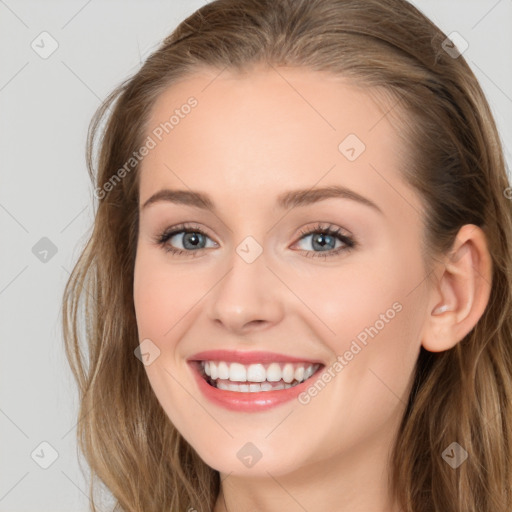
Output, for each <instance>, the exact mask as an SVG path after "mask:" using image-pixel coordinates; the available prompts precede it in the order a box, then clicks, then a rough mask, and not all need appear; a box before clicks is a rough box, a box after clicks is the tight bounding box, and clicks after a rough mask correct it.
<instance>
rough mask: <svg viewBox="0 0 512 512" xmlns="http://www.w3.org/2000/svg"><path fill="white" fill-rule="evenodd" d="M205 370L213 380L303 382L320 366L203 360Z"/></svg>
mask: <svg viewBox="0 0 512 512" xmlns="http://www.w3.org/2000/svg"><path fill="white" fill-rule="evenodd" d="M201 364H202V366H203V368H204V372H205V373H206V375H208V376H209V377H210V378H211V379H212V380H216V379H222V380H231V381H234V382H264V381H268V382H278V381H280V380H281V379H282V380H284V382H286V383H290V382H293V380H296V381H297V382H302V381H304V380H306V379H309V377H311V375H313V373H315V372H316V370H317V369H318V368H319V367H320V365H319V364H308V363H270V364H260V363H257V364H249V365H245V364H241V363H226V362H225V361H201Z"/></svg>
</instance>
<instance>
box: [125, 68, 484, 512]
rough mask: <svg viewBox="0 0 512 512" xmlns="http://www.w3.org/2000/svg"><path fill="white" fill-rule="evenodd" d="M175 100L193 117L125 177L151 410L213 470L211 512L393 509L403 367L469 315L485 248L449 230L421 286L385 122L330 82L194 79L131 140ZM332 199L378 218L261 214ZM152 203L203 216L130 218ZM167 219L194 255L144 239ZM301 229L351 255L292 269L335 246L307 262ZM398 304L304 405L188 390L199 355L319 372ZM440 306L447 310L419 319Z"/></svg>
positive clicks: (299, 77)
mask: <svg viewBox="0 0 512 512" xmlns="http://www.w3.org/2000/svg"><path fill="white" fill-rule="evenodd" d="M217 75H218V76H217ZM285 78H286V80H285ZM190 96H195V97H196V98H197V100H198V105H197V107H195V109H193V110H192V111H191V112H190V114H188V116H186V117H185V118H184V119H181V120H180V123H179V124H178V125H176V126H175V127H174V129H173V131H172V132H171V133H170V134H169V135H167V136H164V138H163V139H162V141H161V142H158V144H157V145H156V147H155V148H154V149H152V150H151V151H150V152H149V154H148V155H147V156H146V157H145V158H144V160H143V162H142V168H141V175H140V205H141V211H140V223H139V238H138V245H137V255H136V262H135V274H134V304H135V310H136V316H137V326H138V332H139V339H140V340H141V341H142V340H143V339H146V338H149V339H150V340H152V342H153V343H154V344H155V345H156V346H157V347H158V349H159V350H160V356H159V357H158V358H157V359H156V360H155V362H154V363H153V364H151V365H148V366H146V367H145V369H146V371H147V375H148V378H149V381H150V383H151V386H152V388H153V390H154V392H155V394H156V396H157V398H158V400H159V402H160V403H161V405H162V407H163V409H164V410H165V412H166V413H167V415H168V416H169V418H170V420H171V421H172V422H173V424H174V425H175V426H176V428H177V429H178V430H179V431H180V433H181V434H182V435H183V436H184V437H185V439H186V440H187V441H188V442H189V443H190V444H191V445H192V447H193V448H194V449H195V450H196V451H197V453H198V454H199V455H200V456H201V458H202V459H203V460H204V461H205V462H206V463H207V464H208V465H209V466H211V467H212V468H214V469H216V470H218V471H219V472H220V474H221V479H222V491H221V494H220V495H219V497H218V499H217V503H216V506H215V509H214V510H215V512H224V511H230V512H234V511H236V512H249V511H252V510H265V511H266V512H274V511H282V510H286V511H289V512H295V511H297V512H299V511H304V510H307V511H308V512H316V511H323V510H337V511H339V512H349V511H350V512H367V511H368V510H372V511H375V512H395V511H396V512H398V511H399V508H398V507H397V505H396V503H394V500H393V499H392V497H391V496H390V495H389V492H388V483H387V478H388V474H389V469H388V464H389V460H388V457H389V452H390V449H391V446H392V443H393V440H394V436H395V435H396V432H397V429H398V425H399V422H400V420H401V415H402V413H403V410H404V407H405V403H406V402H407V397H408V394H409V390H410V385H411V379H412V376H413V369H414V364H415V362H416V359H417V357H418V353H419V350H420V347H421V346H422V345H423V346H424V347H425V348H426V349H427V350H431V351H436V352H438V351H443V350H447V349H449V348H451V347H453V346H454V345H455V344H456V343H458V342H459V341H460V340H461V339H462V338H463V337H464V335H465V334H467V333H468V332H469V331H470V330H471V329H472V327H473V326H474V325H475V324H476V322H477V321H478V319H479V318H480V316H481V315H482V313H483V311H484V309H485V306H486V304H487V301H488V298H489V291H490V288H489V283H490V282H491V274H490V269H491V263H490V257H489V253H488V250H487V245H486V240H485V236H484V235H483V232H482V231H481V230H480V229H479V228H477V227H476V226H471V225H467V226H464V227H463V228H462V229H461V231H460V232H459V235H458V237H457V240H456V243H455V245H454V253H455V258H453V259H451V260H449V259H445V260H442V261H441V260H440V261H439V264H438V267H437V269H436V274H435V275H436V279H437V284H436V285H432V284H430V283H429V281H428V280H427V279H426V275H425V269H424V268H423V265H422V259H421V252H420V237H421V233H422V224H421V216H420V214H419V212H420V211H421V207H420V202H419V198H418V197H417V195H416V194H415V193H414V192H413V191H412V190H411V189H410V188H409V187H408V186H407V185H406V184H405V182H403V180H402V178H401V177H400V175H399V172H398V167H399V164H400V151H399V149H400V147H399V146H400V143H399V139H398V138H397V136H396V132H395V130H396V129H397V126H396V122H393V121H391V120H390V119H389V117H390V116H384V113H385V112H386V110H388V109H389V108H390V107H389V106H388V107H387V108H386V109H384V107H383V106H380V107H379V106H378V105H377V104H376V103H375V102H374V101H373V100H372V98H371V97H370V96H369V95H368V94H367V93H365V92H363V91H361V90H359V89H357V88H355V87H354V86H351V85H349V84H348V83H347V82H346V81H343V80H341V79H339V78H338V79H335V78H334V77H328V76H326V75H324V74H320V73H318V72H312V71H307V70H304V69H290V68H287V69H283V68H279V73H277V72H276V71H275V70H273V69H270V70H268V69H257V70H256V69H255V70H253V71H251V72H250V73H248V74H247V75H244V76H238V75H234V74H232V73H229V72H228V71H224V72H223V73H221V74H220V75H219V71H215V72H214V71H208V70H205V71H204V72H201V73H199V72H198V73H196V74H194V75H193V76H190V77H188V78H186V79H185V80H184V81H182V82H180V83H178V84H175V85H173V86H171V87H170V88H169V89H168V90H167V91H165V92H164V93H163V94H162V95H161V96H160V97H159V99H158V101H157V103H156V104H155V106H154V108H153V110H152V114H151V118H150V120H149V123H148V127H149V129H148V130H149V131H148V134H150V133H151V129H152V128H153V127H155V126H158V125H159V123H161V122H163V121H165V120H168V119H169V116H170V115H171V114H172V112H173V111H174V110H175V109H176V108H178V107H179V106H180V105H183V104H184V103H186V100H187V98H188V97H190ZM383 104H384V103H383ZM393 123H394V124H393ZM348 134H356V135H357V137H358V138H359V139H360V140H361V141H363V143H364V144H365V146H366V149H365V151H364V152H363V153H361V154H360V156H359V157H358V158H357V159H355V160H354V161H349V160H348V159H347V158H346V157H345V156H344V155H343V154H342V153H341V152H340V150H339V149H338V145H339V144H340V142H342V141H343V140H344V139H345V137H346V136H347V135H348ZM370 164H371V165H370ZM375 170H377V171H378V172H376V171H375ZM382 177H385V179H383V178H382ZM331 185H338V186H344V187H347V188H349V189H351V190H352V191H355V192H357V193H358V194H360V195H362V196H364V197H365V198H367V199H368V200H370V201H372V202H373V203H375V204H376V205H377V206H378V208H379V209H380V211H378V210H377V209H376V208H372V207H369V206H367V205H365V204H361V203H359V202H356V201H353V200H350V199H346V198H340V197H331V198H329V199H325V200H322V201H319V202H317V203H313V204H308V205H305V206H296V207H294V208H288V209H280V208H279V207H278V206H277V204H276V201H277V198H278V196H279V195H281V194H282V193H284V192H286V191H290V190H296V189H308V190H309V189H311V188H315V189H316V188H321V187H327V186H331ZM164 188H168V189H180V190H194V191H200V192H202V193H204V194H207V195H208V196H210V198H211V200H212V201H213V203H214V205H215V212H213V211H212V210H210V209H200V208H197V207H194V206H190V205H183V204H175V203H171V202H169V201H158V202H154V203H152V204H151V205H149V206H147V207H146V208H142V205H143V204H144V203H145V202H146V201H147V200H148V199H149V198H150V197H151V196H152V195H153V194H155V193H156V192H158V191H159V190H161V189H164ZM184 222H186V223H194V225H197V226H199V227H200V228H201V229H202V230H203V231H205V232H206V234H207V237H204V241H203V242H202V245H200V247H203V249H193V248H192V249H190V248H189V249H188V251H189V252H188V253H187V254H185V255H175V254H171V253H169V252H166V251H165V250H164V248H163V247H162V246H159V245H158V244H157V243H156V242H155V241H154V239H155V237H157V236H158V235H159V234H160V233H161V232H162V231H164V230H165V229H166V228H169V227H173V226H177V225H178V224H181V223H184ZM318 222H320V223H321V224H322V225H324V224H325V225H332V226H333V227H335V228H340V229H341V233H342V234H344V235H346V236H349V237H351V238H353V239H355V240H356V241H357V242H358V245H357V246H356V247H354V248H353V249H352V250H351V251H350V252H347V251H342V252H341V253H339V254H338V255H333V256H332V257H328V258H326V259H323V258H321V257H318V258H315V257H308V256H315V255H319V254H327V252H331V253H332V252H334V251H335V250H336V249H337V248H338V247H342V246H343V245H344V244H343V242H342V241H339V240H338V239H337V238H336V237H335V238H334V241H332V245H329V247H328V248H326V249H325V250H324V251H327V252H323V251H322V249H321V248H320V249H319V248H318V247H317V246H316V245H315V244H314V243H313V241H312V240H313V236H312V235H305V236H304V235H302V236H301V235H300V231H301V230H304V231H308V232H312V231H315V229H314V228H315V226H316V224H317V223H318ZM189 236H190V235H189ZM248 236H251V237H253V238H254V239H255V240H256V241H257V242H258V244H259V245H260V246H261V249H262V253H261V255H260V256H259V257H258V258H257V259H256V260H254V261H253V262H252V263H250V264H248V263H247V262H246V261H244V259H242V258H241V257H240V256H239V255H238V253H237V252H236V248H237V247H238V246H239V244H240V243H241V242H242V241H243V240H244V239H245V238H246V237H248ZM166 243H167V245H168V246H169V245H171V241H167V242H166ZM185 244H186V242H185V241H184V235H183V234H180V235H175V236H174V237H173V239H172V246H173V247H175V248H177V249H181V250H184V251H186V250H187V249H186V248H185V247H186V245H185ZM334 244H335V245H334ZM187 247H190V246H187ZM194 251H195V253H197V256H196V257H193V255H192V253H193V252H194ZM306 254H307V256H306ZM194 255H195V254H194ZM397 302H398V303H399V304H400V305H401V307H402V309H401V310H400V312H398V313H396V315H394V318H393V319H392V320H389V321H388V322H386V323H385V326H384V327H383V328H382V329H381V330H379V332H378V334H377V335H376V336H375V337H374V338H368V343H367V345H366V346H364V348H363V349H362V350H361V351H360V352H359V353H358V354H357V356H355V357H354V358H353V359H352V360H351V361H349V362H348V364H347V365H346V366H345V367H344V368H343V371H341V372H339V373H337V374H336V376H335V378H333V379H332V380H331V381H330V382H329V384H328V385H327V386H326V387H325V389H323V390H322V391H321V392H320V393H318V395H317V396H316V397H314V398H313V399H311V401H310V402H309V403H308V404H307V405H303V404H300V403H298V402H297V401H296V400H293V401H291V402H286V403H284V404H281V405H279V406H277V407H275V408H273V409H270V410H268V411H265V412H258V413H251V412H244V413H241V412H237V411H229V410H226V409H224V408H221V407H219V406H218V405H216V404H214V403H212V402H210V401H208V400H207V399H206V398H205V397H204V396H203V395H202V394H201V393H200V391H199V389H198V386H197V384H196V382H195V380H194V378H193V376H192V373H191V370H190V367H189V366H188V365H187V362H186V360H187V358H188V357H190V356H192V355H193V354H195V353H197V352H199V351H202V350H210V349H230V350H234V349H240V350H249V351H250V350H264V351H270V352H272V351H273V352H279V353H284V354H288V355H294V356H297V357H304V358H306V359H318V360H321V361H322V362H323V363H324V364H325V365H326V368H327V367H329V366H330V365H331V364H332V363H333V362H334V361H336V358H337V355H340V354H344V353H345V352H346V351H347V350H349V349H350V345H351V342H352V341H353V340H354V339H356V337H357V335H358V334H359V333H361V332H362V331H364V329H365V328H367V327H369V326H373V325H375V324H376V321H377V320H379V318H381V317H380V315H381V314H384V313H385V312H386V311H388V310H390V308H392V305H393V304H394V303H397ZM442 304H447V305H448V306H449V307H450V310H451V311H448V312H445V313H442V314H433V313H432V311H433V310H434V309H435V308H436V307H437V306H440V305H442ZM247 442H251V443H253V444H254V445H256V447H257V448H258V450H259V451H260V452H261V453H262V457H261V459H260V460H259V461H258V462H257V463H256V464H255V465H254V466H252V467H250V468H249V467H246V466H245V465H244V464H242V463H241V461H240V460H239V458H238V457H237V452H238V451H239V450H240V448H241V447H242V446H244V445H245V444H246V443H247ZM225 503H226V505H227V508H226V506H225ZM191 506H192V507H193V506H194V504H191ZM196 506H197V507H198V506H199V505H198V504H197V505H196Z"/></svg>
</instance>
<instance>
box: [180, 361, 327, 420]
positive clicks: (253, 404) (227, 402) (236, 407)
mask: <svg viewBox="0 0 512 512" xmlns="http://www.w3.org/2000/svg"><path fill="white" fill-rule="evenodd" d="M189 364H190V366H191V368H192V372H193V373H194V378H195V379H196V382H197V385H198V386H199V389H200V390H201V392H202V393H203V395H204V396H205V397H206V398H207V399H208V400H210V401H211V402H213V403H214V404H216V405H219V406H220V407H223V408H225V409H228V410H230V411H238V412H259V411H266V410H268V409H271V408H272V407H276V406H278V405H280V404H283V403H285V402H289V401H290V400H293V399H295V398H297V396H298V395H300V393H302V392H303V391H305V390H306V389H307V388H308V387H309V386H310V385H311V382H312V380H314V378H315V377H316V376H317V374H318V373H320V372H321V371H322V370H323V368H324V366H320V368H318V370H317V371H316V372H315V373H314V374H313V375H312V376H311V377H310V378H309V379H307V380H305V381H304V382H301V383H300V384H298V385H297V386H293V387H291V388H287V389H278V390H276V391H260V392H256V393H248V392H238V391H226V390H224V389H219V388H215V387H213V386H210V384H208V382H206V380H205V379H204V378H203V377H202V375H201V374H200V373H199V369H198V368H197V364H198V362H197V361H194V362H192V363H189Z"/></svg>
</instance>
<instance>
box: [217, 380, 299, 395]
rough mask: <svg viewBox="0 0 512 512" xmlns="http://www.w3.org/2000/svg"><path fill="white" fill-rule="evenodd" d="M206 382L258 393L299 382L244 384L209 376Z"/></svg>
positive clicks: (286, 387)
mask: <svg viewBox="0 0 512 512" xmlns="http://www.w3.org/2000/svg"><path fill="white" fill-rule="evenodd" d="M207 382H208V384H210V385H211V386H213V387H215V388H218V389H222V390H225V391H235V392H238V393H258V392H260V391H277V390H279V389H288V388H291V387H294V386H297V385H299V384H300V382H297V381H294V382H293V384H291V383H290V384H288V383H286V382H284V381H282V380H281V381H279V382H268V381H266V382H253V383H244V384H235V383H234V382H229V381H225V380H223V381H220V380H216V381H212V380H211V379H210V378H208V379H207Z"/></svg>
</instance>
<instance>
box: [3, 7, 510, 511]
mask: <svg viewBox="0 0 512 512" xmlns="http://www.w3.org/2000/svg"><path fill="white" fill-rule="evenodd" d="M204 3H205V2H202V1H199V0H172V1H171V0H167V1H146V2H143V1H141V0H139V1H130V2H129V1H122V2H121V1H105V0H104V1H100V0H89V1H84V0H80V1H75V0H73V1H69V0H68V1H66V2H64V1H60V2H41V1H39V2H36V1H33V2H28V1H21V0H16V1H15V0H5V1H3V0H0V63H1V64H0V112H1V115H0V130H1V137H0V141H1V142H0V144H1V146H0V149H1V152H0V158H1V165H0V172H1V181H0V183H1V187H0V226H1V234H2V240H1V244H2V250H1V251H0V258H1V259H0V312H1V322H0V329H1V331H0V340H1V341H0V342H1V348H2V350H1V359H0V365H1V367H0V512H6V511H9V512H28V511H31V512H33V511H35V510H37V511H38V512H58V511H66V512H71V511H83V512H85V511H88V510H89V502H88V498H87V488H88V484H87V482H86V479H85V478H84V474H82V472H81V471H80V467H79V465H78V456H77V449H76V443H75V434H76V414H77V394H76V389H75V384H74V380H73V379H72V376H71V373H70V371H69V369H68V366H67V362H66V360H65V356H64V352H63V344H62V338H61V328H60V315H61V296H62V290H63V286H64V283H65V281H66V279H67V278H68V275H69V272H70V271H71V269H72V267H73V264H74V262H75V261H76V258H77V257H78V254H79V251H80V249H81V247H82V246H83V244H84V243H85V240H86V237H87V235H88V233H89V228H90V224H91V221H92V215H91V212H92V208H91V204H92V187H91V184H90V182H89V179H88V176H87V172H86V168H85V161H84V148H85V138H86V131H87V127H88V123H89V121H90V119H91V117H92V115H93V113H94V111H95V109H96V108H97V107H98V105H99V103H100V101H101V100H102V99H103V98H105V97H106V95H107V94H108V93H109V92H110V91H111V90H112V89H113V88H114V87H115V86H116V85H118V84H119V83H120V82H121V81H122V80H123V79H124V78H126V77H127V76H128V75H131V74H132V73H134V72H136V71H137V70H138V68H139V67H140V62H141V60H143V59H144V58H145V56H147V55H148V53H149V52H150V51H151V50H153V49H155V48H156V46H157V45H158V44H159V43H160V41H161V39H162V38H163V37H164V36H166V35H167V34H168V33H169V32H171V31H172V29H174V28H175V26H176V25H177V24H178V23H179V22H180V21H181V20H182V19H184V17H185V16H186V15H188V14H190V13H192V12H193V11H194V10H195V9H197V8H198V7H200V6H201V5H203V4H204ZM413 3H414V4H415V5H416V6H417V7H419V8H420V9H421V10H423V12H425V13H426V14H427V15H428V16H429V17H430V18H431V19H432V20H433V21H434V22H435V23H437V25H438V26H440V27H441V29H443V30H444V32H445V33H446V34H449V33H451V32H452V31H457V32H459V33H460V34H461V35H462V36H463V37H464V38H465V39H466V40H467V41H468V42H469V48H468V49H467V50H466V52H465V53H464V56H465V58H466V59H467V60H468V62H469V64H470V65H471V67H472V69H473V70H474V72H475V74H476V76H477V77H478V79H479V80H480V83H481V85H482V87H483V89H484V91H485V93H486V94H487V97H488V99H489V102H490V104H491V107H492V109H493V112H494V114H495V117H496V121H497V123H498V128H499V129H500V132H501V138H502V141H503V142H504V144H505V150H506V158H507V161H508V163H509V167H510V163H511V162H512V156H511V153H510V147H511V146H510V140H511V135H512V64H511V63H512V0H499V1H497V0H478V1H475V0H473V1H467V0H464V1H463V0H451V1H448V0H437V1H434V0H421V1H420V0H416V1H414V2H413ZM43 31H47V32H49V33H50V34H51V35H52V37H53V38H55V40H56V41H57V42H58V44H59V47H58V49H57V50H56V51H55V53H53V54H52V55H51V56H50V57H49V58H47V59H42V58H41V57H40V56H39V55H38V54H37V53H36V52H35V51H34V50H33V49H32V48H31V43H32V41H33V40H34V39H36V38H37V37H38V35H39V34H40V33H41V32H43ZM42 237H48V238H49V239H50V240H51V241H52V242H53V243H54V244H55V246H56V248H57V253H56V254H55V255H54V256H53V257H51V258H49V260H48V261H47V262H46V263H43V262H42V261H40V260H39V259H38V258H36V256H35V255H34V254H33V252H32V247H33V246H34V245H35V244H36V243H37V242H38V241H39V240H40V239H41V238H42ZM42 442H47V443H49V444H50V445H51V446H52V447H53V448H54V449H55V450H56V452H57V454H58V457H57V459H56V460H55V462H54V463H53V464H52V465H51V466H49V467H48V469H42V468H41V467H40V466H39V465H38V464H37V463H36V462H35V460H38V461H40V462H41V461H42V462H44V461H45V460H47V461H49V460H50V459H49V457H50V450H49V449H48V448H47V447H45V446H44V445H43V447H40V443H42ZM36 449H37V450H36ZM34 450H36V453H37V454H38V455H39V457H38V456H37V455H34V459H35V460H34V459H33V458H32V457H31V454H32V453H33V452H34ZM41 450H42V451H41ZM84 466H85V463H84ZM85 470H86V468H85ZM87 475H88V473H87V471H86V475H85V476H87ZM103 510H108V508H107V507H106V506H105V507H103Z"/></svg>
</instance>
